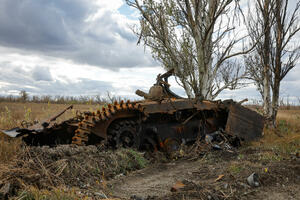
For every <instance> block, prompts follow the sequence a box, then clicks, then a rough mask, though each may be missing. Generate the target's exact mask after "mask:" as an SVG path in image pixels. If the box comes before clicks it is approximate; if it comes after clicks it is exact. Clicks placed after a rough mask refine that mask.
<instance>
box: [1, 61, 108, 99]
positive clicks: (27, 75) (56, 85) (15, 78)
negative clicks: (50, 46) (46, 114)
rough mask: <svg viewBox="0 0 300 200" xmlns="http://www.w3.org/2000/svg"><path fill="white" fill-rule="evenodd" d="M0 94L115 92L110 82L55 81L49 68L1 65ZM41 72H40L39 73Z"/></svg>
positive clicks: (84, 80) (85, 80) (91, 93)
mask: <svg viewBox="0 0 300 200" xmlns="http://www.w3.org/2000/svg"><path fill="white" fill-rule="evenodd" d="M0 70H1V71H2V74H1V76H0V82H5V83H8V84H5V85H3V86H1V84H0V94H1V95H7V94H9V91H12V90H16V91H21V90H26V91H27V92H29V93H30V94H32V95H53V96H55V95H65V96H69V95H74V96H80V95H96V94H105V93H106V91H113V90H114V88H113V87H112V84H111V83H110V82H106V81H98V80H90V79H84V78H82V79H79V80H78V81H77V82H73V81H70V80H68V79H66V80H65V81H60V80H54V79H53V78H52V76H51V74H50V72H49V69H48V68H47V67H36V68H34V69H33V70H32V71H25V70H23V69H22V67H16V66H12V65H9V64H7V65H5V66H4V65H3V63H0ZM39 70H40V71H39Z"/></svg>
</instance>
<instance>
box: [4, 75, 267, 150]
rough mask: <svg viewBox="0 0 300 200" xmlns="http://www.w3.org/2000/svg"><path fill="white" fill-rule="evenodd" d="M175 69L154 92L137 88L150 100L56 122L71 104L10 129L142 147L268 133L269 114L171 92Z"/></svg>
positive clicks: (48, 139)
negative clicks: (210, 136) (170, 80)
mask: <svg viewBox="0 0 300 200" xmlns="http://www.w3.org/2000/svg"><path fill="white" fill-rule="evenodd" d="M172 73H173V71H169V72H167V73H165V74H163V75H158V76H157V82H156V83H155V84H154V86H153V87H152V88H151V89H150V90H149V93H145V92H142V91H137V92H136V93H137V94H138V95H141V96H144V97H145V100H144V101H136V102H130V101H127V102H123V101H121V102H115V103H114V104H108V105H107V106H105V107H103V108H102V110H97V111H95V112H86V113H85V114H83V115H80V116H77V117H75V118H72V119H70V120H67V121H64V122H62V123H60V124H56V123H55V120H56V119H57V118H58V117H59V116H61V115H62V114H63V113H64V112H65V111H66V110H68V109H71V108H72V106H69V107H68V108H66V109H65V110H63V111H62V112H60V113H58V114H57V115H56V116H54V117H53V118H51V119H50V120H48V121H46V122H44V123H41V124H36V125H33V126H30V127H23V128H20V129H13V130H10V131H4V133H6V134H7V135H10V136H16V137H23V140H24V141H25V142H26V143H27V144H30V145H57V144H68V143H72V144H76V145H91V144H92V145H93V144H95V145H97V144H105V145H107V146H109V147H112V148H118V147H135V148H140V149H159V148H162V149H170V148H171V149H172V148H176V146H178V145H179V144H181V143H182V142H183V143H192V142H193V141H195V140H196V139H197V138H203V137H204V136H205V134H209V133H213V132H215V131H219V130H222V131H225V132H227V134H229V135H232V136H237V137H238V138H240V139H242V140H247V141H249V140H253V139H256V138H259V137H260V136H261V135H262V131H263V126H264V120H263V117H262V116H261V115H260V114H258V113H257V112H255V111H252V110H250V109H248V108H246V107H243V106H241V105H240V104H239V103H236V102H234V101H232V100H225V101H206V100H203V101H199V100H197V99H187V98H182V97H179V96H177V95H176V94H174V93H173V92H171V90H170V89H169V87H170V85H169V84H168V77H169V76H170V75H171V74H172Z"/></svg>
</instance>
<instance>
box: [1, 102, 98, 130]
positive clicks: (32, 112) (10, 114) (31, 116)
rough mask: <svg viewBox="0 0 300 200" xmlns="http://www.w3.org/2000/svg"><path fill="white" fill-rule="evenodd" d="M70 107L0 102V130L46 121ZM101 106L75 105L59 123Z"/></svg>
mask: <svg viewBox="0 0 300 200" xmlns="http://www.w3.org/2000/svg"><path fill="white" fill-rule="evenodd" d="M68 106H69V105H67V104H65V105H64V104H51V103H49V104H47V103H19V102H17V103H6V102H0V129H10V128H14V127H16V126H19V125H20V123H21V122H22V121H23V120H25V121H33V120H39V121H44V120H47V119H49V118H51V117H52V116H54V115H56V114H58V113H59V112H61V111H62V110H64V109H65V108H67V107H68ZM100 107H101V105H84V104H77V105H74V108H73V110H68V111H67V112H66V113H65V114H64V115H62V116H61V117H60V118H59V119H58V121H63V120H66V119H69V118H71V117H73V116H75V115H76V111H77V110H78V111H80V112H83V111H95V110H97V109H99V108H100Z"/></svg>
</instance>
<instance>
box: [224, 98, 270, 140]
mask: <svg viewBox="0 0 300 200" xmlns="http://www.w3.org/2000/svg"><path fill="white" fill-rule="evenodd" d="M263 128H264V118H263V116H262V115H260V114H258V113H257V112H255V111H253V110H250V109H248V108H246V107H243V106H241V105H239V104H235V105H231V106H230V107H229V114H228V119H227V124H226V129H225V131H226V133H228V134H231V135H236V136H238V137H240V138H242V139H244V140H246V141H251V140H254V139H257V138H260V137H261V136H262V131H263Z"/></svg>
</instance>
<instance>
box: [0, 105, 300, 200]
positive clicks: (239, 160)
mask: <svg viewBox="0 0 300 200" xmlns="http://www.w3.org/2000/svg"><path fill="white" fill-rule="evenodd" d="M66 107H68V105H62V104H43V103H0V130H1V129H10V128H13V127H16V126H20V123H21V122H22V121H23V120H25V121H33V120H39V121H43V120H46V119H49V118H50V117H51V116H54V115H55V114H57V113H59V112H60V111H61V110H63V109H64V108H66ZM100 108H101V105H74V109H73V110H70V111H67V112H66V113H65V114H64V115H63V116H62V117H61V118H59V121H62V120H65V119H68V118H70V117H73V116H75V115H76V111H77V110H78V111H79V112H83V111H94V110H97V109H100ZM277 124H278V127H277V128H276V129H275V130H265V131H264V136H263V138H261V139H260V140H259V141H256V142H252V143H250V144H244V145H243V147H242V148H241V149H240V150H239V153H238V154H237V156H229V157H227V156H224V157H222V156H223V155H220V154H219V153H213V154H210V153H209V154H206V156H205V157H203V158H201V159H199V160H198V161H195V162H194V161H193V162H190V161H189V162H187V161H185V160H181V161H180V160H179V161H178V162H177V163H176V162H175V164H174V167H173V165H172V167H171V168H170V167H168V166H169V164H159V165H157V166H158V167H155V166H156V165H153V166H148V167H147V165H146V164H145V163H146V162H147V161H145V160H144V159H143V158H142V157H141V156H140V155H139V153H136V152H134V151H129V152H128V151H125V152H124V151H121V152H117V153H114V154H105V155H101V156H103V157H101V156H100V157H99V158H98V156H97V155H98V153H97V150H95V149H93V148H87V149H86V150H83V151H86V152H85V153H81V154H82V155H83V156H84V157H86V158H85V159H88V160H87V161H84V158H82V157H80V156H79V157H74V156H71V157H67V158H65V157H64V156H65V155H64V156H62V155H61V154H60V153H58V154H57V155H56V154H55V155H56V156H58V158H60V159H58V158H55V160H56V159H58V160H57V161H55V162H53V163H51V162H52V161H51V159H53V158H51V159H50V158H49V159H46V157H47V154H48V152H50V153H51V152H52V150H51V149H40V150H37V151H40V152H41V153H40V154H39V155H40V157H38V156H37V157H32V155H35V153H34V152H35V150H34V149H30V148H27V147H26V146H24V145H23V144H22V142H21V140H20V139H11V138H7V137H6V136H4V135H0V186H1V184H3V182H2V181H3V180H6V179H7V180H16V181H17V182H20V185H18V188H19V191H14V195H15V196H14V197H12V198H13V199H80V198H85V199H102V197H99V196H98V197H97V196H95V195H94V196H92V197H90V195H89V194H90V193H89V192H86V193H85V192H83V191H86V190H88V189H82V187H81V186H78V187H75V189H74V188H73V187H71V186H70V185H69V186H68V184H67V183H68V182H67V181H66V180H67V179H68V178H66V177H64V179H65V180H61V177H60V176H62V175H63V174H65V175H64V176H67V175H66V174H70V173H78V175H75V178H76V177H80V176H83V177H89V181H90V180H92V181H94V182H92V183H95V187H96V186H97V188H98V189H99V188H101V191H102V190H103V191H106V192H107V193H106V194H108V196H112V197H114V196H117V197H120V196H122V195H125V193H124V191H123V190H122V187H123V186H124V184H125V183H126V184H128V185H127V186H126V188H130V187H132V189H133V190H132V191H138V190H139V189H138V188H135V187H136V186H137V185H139V186H140V187H141V188H140V191H141V192H140V193H143V189H145V186H143V183H146V182H147V180H148V181H149V182H150V186H149V189H150V188H151V184H152V186H153V188H156V187H159V188H160V187H162V186H161V184H165V185H167V186H168V184H170V183H171V182H172V181H174V180H173V179H171V178H174V177H176V176H177V177H176V178H177V179H176V180H178V179H179V178H182V179H186V178H187V177H190V180H193V179H195V177H196V176H195V175H194V174H193V173H196V174H199V173H200V172H201V171H202V168H199V166H203V169H204V168H205V169H206V168H207V169H214V170H210V171H206V172H205V174H206V175H205V177H208V178H209V180H205V181H208V182H209V181H211V180H214V179H215V178H213V179H212V177H215V176H216V174H218V173H219V174H224V175H225V178H223V179H224V180H223V179H222V180H221V181H218V184H219V185H220V184H224V183H225V181H226V184H227V183H228V184H229V185H231V184H232V187H233V189H234V187H235V185H234V184H235V183H237V182H238V181H242V180H244V177H245V176H247V175H248V174H249V173H251V171H252V170H254V171H255V170H256V171H260V170H261V168H262V169H264V170H266V169H268V170H270V171H268V173H266V174H264V173H263V174H262V176H263V177H262V178H264V180H265V182H264V184H265V186H264V187H263V188H262V189H261V190H255V191H256V192H257V194H256V193H255V194H253V195H254V197H253V198H254V199H265V198H264V197H265V196H264V195H267V194H268V193H270V192H275V193H276V192H277V193H278V195H282V198H281V199H285V198H287V197H289V195H292V196H293V195H294V196H297V195H298V194H299V192H298V193H297V192H296V193H295V192H294V191H295V190H298V189H299V188H300V186H299V185H298V184H295V182H297V181H296V180H298V179H299V177H298V179H297V177H293V176H294V175H293V173H290V174H288V173H289V170H288V169H287V168H286V167H285V166H294V164H291V162H293V161H292V160H291V158H292V157H293V156H295V155H296V154H299V153H300V110H299V109H298V108H297V109H293V108H292V107H290V108H289V109H288V110H280V111H279V113H278V119H277ZM83 149H84V148H83ZM88 152H90V153H88ZM101 154H102V153H101ZM220 156H221V157H220ZM99 159H100V160H99ZM33 160H34V163H33ZM72 160H74V161H72ZM94 161H95V162H94ZM72 162H74V163H75V167H74V166H73V164H74V163H72ZM93 162H94V163H96V164H97V166H96V167H95V166H93ZM107 162H108V163H109V166H114V167H113V168H111V167H108V166H107ZM80 163H81V164H80ZM85 164H86V165H85ZM69 165H70V166H69ZM102 165H103V167H102V168H103V169H104V168H105V170H104V171H105V173H109V175H108V174H105V173H104V171H101V170H102V169H101V167H100V166H102ZM164 165H165V166H166V167H163V168H162V166H164ZM298 165H299V164H298ZM71 166H72V167H73V168H76V167H78V169H79V171H72V169H69V168H71ZM220 166H222V167H220ZM144 167H146V168H145V171H146V172H145V173H149V176H148V177H146V175H141V174H144V172H143V171H142V172H140V173H141V174H139V172H138V174H135V173H133V175H131V176H129V177H128V178H126V176H125V177H124V180H123V179H121V180H119V179H116V180H114V179H113V180H112V181H111V182H109V184H111V185H112V186H110V187H109V189H107V188H108V186H107V182H106V179H107V178H112V177H114V176H113V175H112V174H115V175H118V174H120V173H121V175H122V176H124V174H126V173H127V171H132V170H135V169H140V168H144ZM295 167H297V166H295ZM183 168H184V169H186V168H187V169H189V170H186V171H185V172H184V173H183V171H182V170H183ZM76 169H77V168H76ZM165 169H168V170H167V171H165V172H164V170H165ZM271 169H273V171H272V170H271ZM298 169H300V168H299V166H298V168H295V170H298ZM193 170H194V171H193ZM199 170H200V171H199ZM158 171H161V173H160V175H159V176H161V177H160V178H158V179H157V180H159V181H156V180H153V178H155V177H157V176H158V174H157V173H158ZM26 173H28V174H27V175H28V176H29V175H30V178H28V177H27V176H26ZM35 173H40V174H44V175H45V176H46V177H45V178H39V179H38V180H35V179H32V176H34V174H35ZM81 173H83V174H81ZM99 173H100V175H99ZM285 173H287V175H286V177H285ZM8 174H9V175H8ZM22 174H23V175H22ZM228 174H230V175H228ZM296 174H297V173H296ZM298 174H299V173H298ZM8 176H9V177H8ZM47 176H49V177H48V178H47ZM50 176H53V178H50ZM277 176H279V177H280V178H278V177H277ZM26 177H27V178H26ZM95 177H96V178H97V180H96V179H95ZM99 177H100V178H102V179H101V181H99V180H100V179H98V178H99ZM226 177H227V178H226ZM232 177H233V179H232ZM200 178H203V177H200ZM294 178H295V179H294ZM1 179H2V180H1ZM27 179H28V180H27ZM44 179H45V180H44ZM155 179H156V178H155ZM281 179H282V180H286V179H289V180H290V181H291V182H287V183H285V184H288V187H286V188H285V189H282V186H281V185H280V186H278V185H276V184H278V183H276V184H275V182H276V181H279V180H281ZM32 180H35V181H36V183H35V181H32ZM57 180H59V181H61V182H59V181H58V182H54V181H57ZM30 181H32V182H30ZM68 181H69V182H70V183H75V182H76V181H75V182H74V177H70V180H68ZM167 181H169V182H170V183H167ZM270 181H271V182H270ZM272 181H275V182H274V184H273V182H272ZM99 182H100V183H99ZM165 182H166V183H165ZM194 183H196V180H195V181H194ZM194 183H193V184H194ZM39 184H41V185H43V184H44V185H47V184H49V187H45V186H43V187H42V186H40V185H39ZM97 184H100V186H99V185H97ZM109 184H108V185H109ZM154 184H158V186H157V185H154ZM268 184H269V185H270V187H267V185H268ZM71 185H72V184H71ZM88 185H89V183H88ZM165 185H164V186H163V187H166V186H165ZM212 185H215V182H212ZM212 185H203V186H201V187H208V186H209V187H212ZM98 186H99V187H98ZM194 186H195V185H194ZM194 186H193V187H194ZM89 187H91V188H93V189H94V188H95V187H94V186H89ZM168 187H169V186H168ZM197 187H198V186H197ZM222 187H223V186H222ZM230 187H231V186H230ZM239 187H240V186H239ZM78 188H81V189H78ZM117 188H118V189H117ZM106 189H107V190H106ZM146 189H147V188H146ZM156 189H157V188H156ZM206 189H208V188H206ZM248 190H251V189H249V188H248V189H247V190H246V189H245V191H244V189H243V190H241V191H244V192H245V193H247V195H248V192H249V191H248ZM88 191H89V190H88ZM147 191H151V190H148V189H147V190H146V191H145V192H147ZM238 191H239V189H237V191H236V192H232V191H231V193H226V191H225V190H224V195H225V194H226V195H228V199H240V197H242V196H243V195H242V196H240V195H241V194H240V193H238ZM129 192H130V190H128V191H127V193H128V194H129ZM252 192H253V191H252V190H251V193H252ZM93 194H94V193H93ZM151 194H152V193H150V195H151ZM197 194H198V195H200V193H197ZM126 195H127V194H126ZM126 195H125V196H126ZM180 195H181V193H178V194H177V196H172V195H171V196H170V195H167V196H165V197H160V198H161V199H182V196H180ZM184 195H188V194H186V193H184ZM201 195H202V193H201ZM203 195H204V194H203ZM220 195H223V193H222V194H220ZM226 195H225V196H226ZM247 195H246V197H247ZM257 195H261V196H257ZM299 195H300V194H299ZM197 198H198V197H197ZM197 198H196V199H197ZM0 199H1V197H0ZM124 199H128V198H124ZM153 199H156V198H153ZM157 199H159V198H157ZM186 199H189V198H186ZM191 199H192V198H191ZM221 199H222V198H221ZM224 199H227V198H224ZM244 199H247V198H244ZM279 199H280V198H279ZM291 199H293V198H291ZM295 199H297V198H295Z"/></svg>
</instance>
